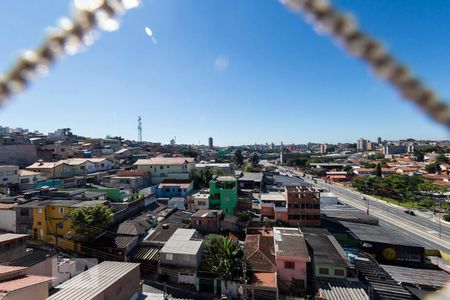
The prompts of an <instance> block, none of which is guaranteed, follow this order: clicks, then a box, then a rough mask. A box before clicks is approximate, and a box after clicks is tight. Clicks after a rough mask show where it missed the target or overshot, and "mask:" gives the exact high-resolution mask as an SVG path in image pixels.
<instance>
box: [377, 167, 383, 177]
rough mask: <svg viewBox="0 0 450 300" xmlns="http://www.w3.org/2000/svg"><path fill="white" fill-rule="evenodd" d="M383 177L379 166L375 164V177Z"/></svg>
mask: <svg viewBox="0 0 450 300" xmlns="http://www.w3.org/2000/svg"><path fill="white" fill-rule="evenodd" d="M382 175H383V172H382V171H381V164H377V166H376V167H375V176H377V177H381V176H382Z"/></svg>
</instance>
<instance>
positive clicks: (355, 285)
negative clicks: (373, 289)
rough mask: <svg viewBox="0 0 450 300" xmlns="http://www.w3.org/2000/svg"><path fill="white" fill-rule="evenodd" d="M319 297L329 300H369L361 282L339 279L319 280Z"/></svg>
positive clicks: (317, 283)
mask: <svg viewBox="0 0 450 300" xmlns="http://www.w3.org/2000/svg"><path fill="white" fill-rule="evenodd" d="M315 282H316V285H317V289H318V297H319V298H320V299H327V300H341V299H352V300H369V299H370V298H369V296H368V295H367V292H366V290H365V286H364V285H363V284H362V283H359V282H351V281H347V280H339V279H317V280H316V281H315Z"/></svg>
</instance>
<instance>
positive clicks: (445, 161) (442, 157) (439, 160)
mask: <svg viewBox="0 0 450 300" xmlns="http://www.w3.org/2000/svg"><path fill="white" fill-rule="evenodd" d="M436 163H438V164H448V163H449V159H448V157H447V156H445V154H439V155H438V157H436Z"/></svg>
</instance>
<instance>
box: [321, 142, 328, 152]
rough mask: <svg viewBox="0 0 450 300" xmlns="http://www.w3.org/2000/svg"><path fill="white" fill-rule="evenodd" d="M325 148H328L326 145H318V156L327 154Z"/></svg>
mask: <svg viewBox="0 0 450 300" xmlns="http://www.w3.org/2000/svg"><path fill="white" fill-rule="evenodd" d="M327 148H328V145H327V144H321V145H320V154H326V153H327Z"/></svg>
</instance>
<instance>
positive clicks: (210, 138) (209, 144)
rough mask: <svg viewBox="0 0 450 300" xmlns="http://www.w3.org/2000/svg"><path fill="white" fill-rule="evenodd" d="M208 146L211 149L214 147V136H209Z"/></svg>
mask: <svg viewBox="0 0 450 300" xmlns="http://www.w3.org/2000/svg"><path fill="white" fill-rule="evenodd" d="M208 147H209V148H210V149H213V148H214V142H213V138H212V137H209V138H208Z"/></svg>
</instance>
